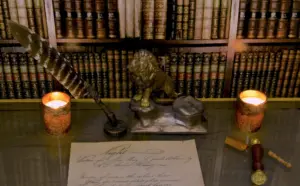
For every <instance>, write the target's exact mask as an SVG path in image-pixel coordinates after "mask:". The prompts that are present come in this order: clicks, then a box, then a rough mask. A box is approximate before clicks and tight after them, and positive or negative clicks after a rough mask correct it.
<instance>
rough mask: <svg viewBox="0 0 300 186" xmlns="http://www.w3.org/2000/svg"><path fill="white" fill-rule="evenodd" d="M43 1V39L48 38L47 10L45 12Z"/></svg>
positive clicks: (42, 1) (42, 2)
mask: <svg viewBox="0 0 300 186" xmlns="http://www.w3.org/2000/svg"><path fill="white" fill-rule="evenodd" d="M40 1H41V15H42V17H41V19H42V24H43V33H44V35H43V37H44V38H48V27H47V20H46V10H45V2H44V1H45V0H40Z"/></svg>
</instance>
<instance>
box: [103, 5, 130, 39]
mask: <svg viewBox="0 0 300 186" xmlns="http://www.w3.org/2000/svg"><path fill="white" fill-rule="evenodd" d="M104 2H105V0H103V4H104ZM126 2H127V1H126V0H118V11H119V28H120V38H121V39H124V38H125V37H126V26H127V25H126ZM103 12H104V9H103ZM104 26H105V25H104ZM104 28H105V27H104Z"/></svg>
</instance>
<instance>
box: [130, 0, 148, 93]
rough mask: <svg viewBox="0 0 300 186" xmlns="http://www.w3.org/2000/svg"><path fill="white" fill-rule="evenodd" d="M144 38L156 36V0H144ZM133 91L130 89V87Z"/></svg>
mask: <svg viewBox="0 0 300 186" xmlns="http://www.w3.org/2000/svg"><path fill="white" fill-rule="evenodd" d="M142 17H143V38H144V39H153V38H154V0H142ZM128 91H129V92H131V90H130V89H128Z"/></svg>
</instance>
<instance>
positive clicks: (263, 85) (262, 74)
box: [259, 51, 270, 92]
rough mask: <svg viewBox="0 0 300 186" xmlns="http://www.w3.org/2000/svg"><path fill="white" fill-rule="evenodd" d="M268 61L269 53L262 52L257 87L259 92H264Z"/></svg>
mask: <svg viewBox="0 0 300 186" xmlns="http://www.w3.org/2000/svg"><path fill="white" fill-rule="evenodd" d="M269 59H270V54H269V52H268V51H266V52H264V61H263V66H262V72H261V77H260V86H259V90H260V91H261V92H265V90H266V87H265V86H266V80H267V72H268V66H269Z"/></svg>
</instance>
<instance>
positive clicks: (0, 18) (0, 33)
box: [0, 1, 6, 39]
mask: <svg viewBox="0 0 300 186" xmlns="http://www.w3.org/2000/svg"><path fill="white" fill-rule="evenodd" d="M0 39H6V32H5V24H4V14H3V10H2V3H1V1H0Z"/></svg>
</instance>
